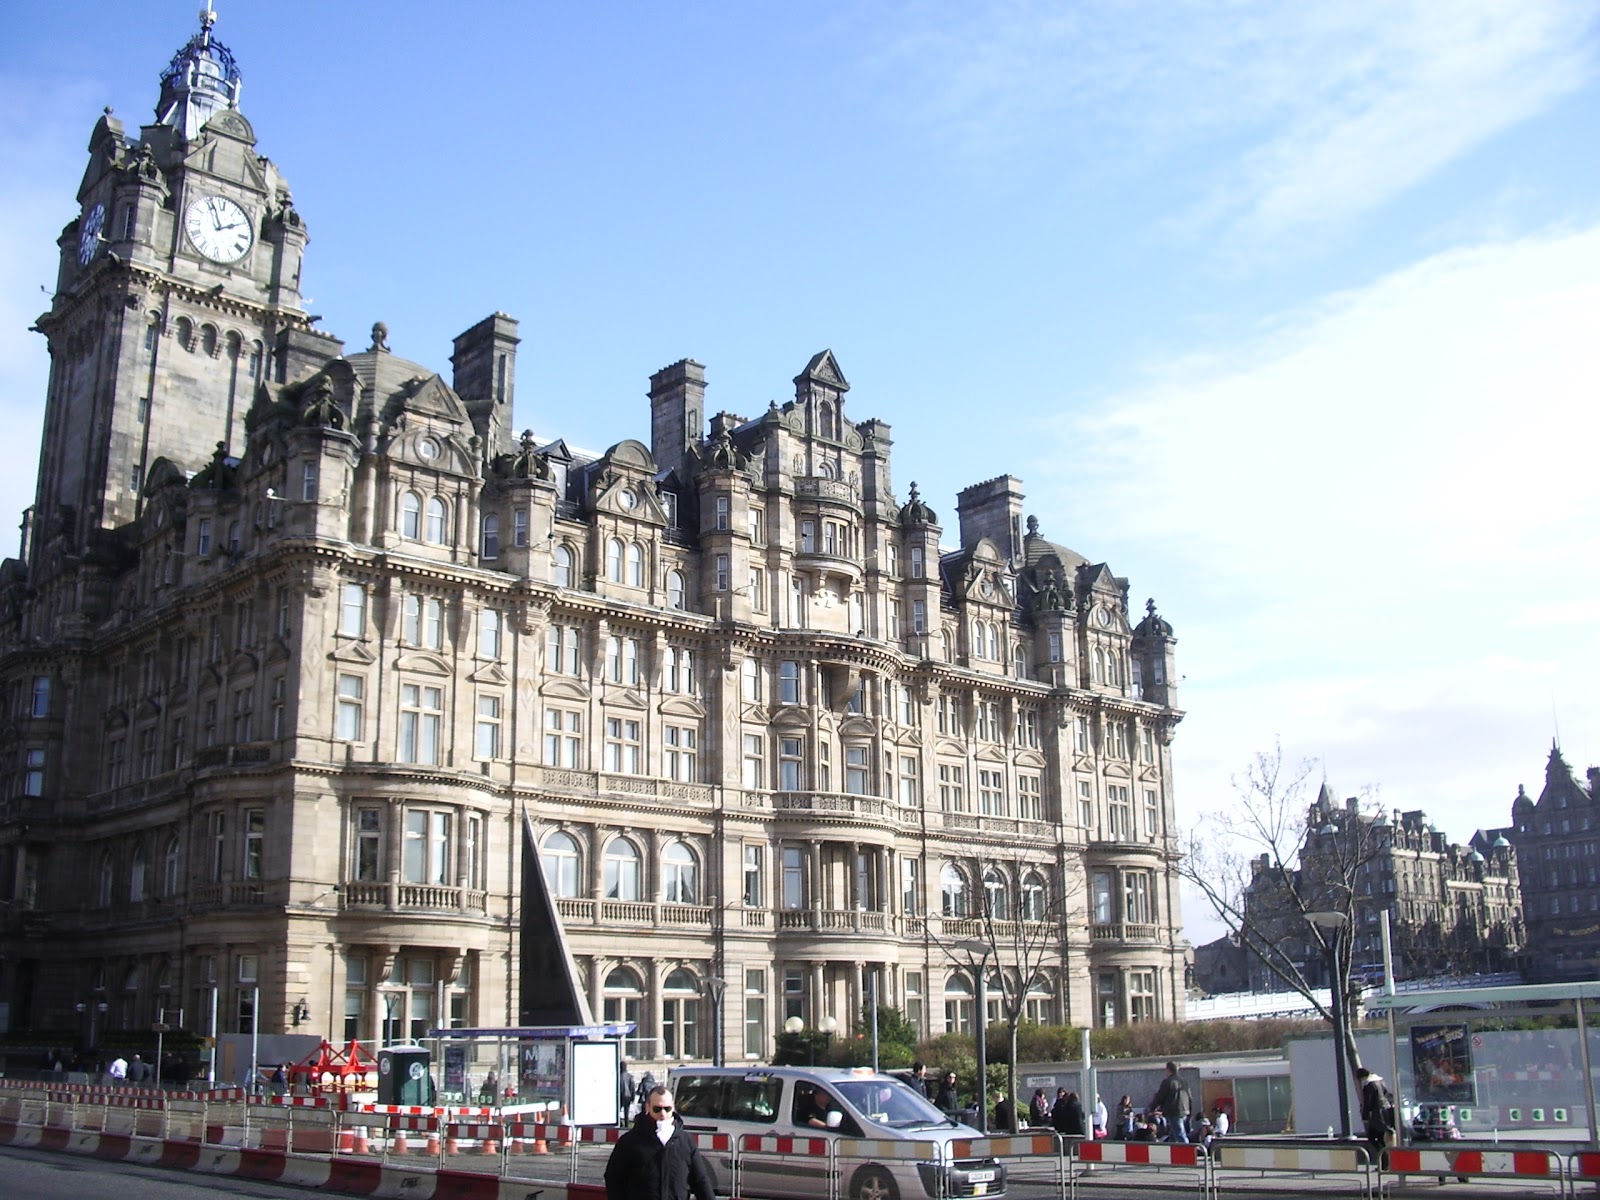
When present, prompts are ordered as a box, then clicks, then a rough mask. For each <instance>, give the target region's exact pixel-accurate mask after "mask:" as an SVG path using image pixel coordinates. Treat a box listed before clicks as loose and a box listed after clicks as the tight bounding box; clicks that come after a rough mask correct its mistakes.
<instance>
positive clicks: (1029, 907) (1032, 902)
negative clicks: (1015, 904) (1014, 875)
mask: <svg viewBox="0 0 1600 1200" xmlns="http://www.w3.org/2000/svg"><path fill="white" fill-rule="evenodd" d="M1045 895H1046V893H1045V886H1044V880H1043V879H1042V878H1041V877H1040V875H1039V873H1038V872H1037V871H1029V872H1028V873H1027V874H1026V875H1024V876H1023V877H1022V890H1021V892H1020V894H1019V896H1018V899H1019V901H1020V907H1021V909H1022V911H1021V912H1020V913H1018V914H1017V915H1018V916H1020V917H1021V918H1022V919H1023V920H1024V921H1042V920H1044V906H1045Z"/></svg>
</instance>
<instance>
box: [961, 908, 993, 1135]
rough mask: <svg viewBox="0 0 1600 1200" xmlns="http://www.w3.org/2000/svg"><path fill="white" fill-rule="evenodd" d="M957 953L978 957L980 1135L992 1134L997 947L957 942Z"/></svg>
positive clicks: (975, 1016) (976, 1026)
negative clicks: (992, 956)
mask: <svg viewBox="0 0 1600 1200" xmlns="http://www.w3.org/2000/svg"><path fill="white" fill-rule="evenodd" d="M956 949H958V950H962V951H965V952H966V953H967V954H969V955H974V956H976V957H975V958H974V959H973V962H974V963H975V964H976V966H975V969H974V970H973V972H972V973H973V975H975V976H976V979H974V981H973V984H974V986H973V989H972V991H973V996H972V999H973V1003H974V1004H975V1005H976V1006H977V1011H976V1012H974V1013H973V1014H972V1030H973V1033H974V1034H975V1035H976V1039H975V1040H976V1042H977V1045H976V1047H975V1049H976V1051H977V1055H978V1119H977V1122H976V1124H977V1127H978V1132H980V1133H988V1132H989V992H988V982H989V981H988V976H989V953H990V951H991V950H993V947H992V946H990V945H989V943H988V942H980V941H978V940H976V939H974V940H972V941H970V942H957V943H956Z"/></svg>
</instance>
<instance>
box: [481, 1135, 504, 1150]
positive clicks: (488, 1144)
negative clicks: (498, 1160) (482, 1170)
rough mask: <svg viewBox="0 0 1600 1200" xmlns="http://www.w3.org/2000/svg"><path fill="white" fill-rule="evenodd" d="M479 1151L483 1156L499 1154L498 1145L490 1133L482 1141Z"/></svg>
mask: <svg viewBox="0 0 1600 1200" xmlns="http://www.w3.org/2000/svg"><path fill="white" fill-rule="evenodd" d="M481 1149H482V1150H483V1152H484V1153H485V1154H499V1153H500V1143H499V1142H497V1141H495V1139H494V1135H493V1134H492V1133H491V1134H489V1135H488V1136H487V1137H485V1138H484V1139H483V1144H482V1146H481Z"/></svg>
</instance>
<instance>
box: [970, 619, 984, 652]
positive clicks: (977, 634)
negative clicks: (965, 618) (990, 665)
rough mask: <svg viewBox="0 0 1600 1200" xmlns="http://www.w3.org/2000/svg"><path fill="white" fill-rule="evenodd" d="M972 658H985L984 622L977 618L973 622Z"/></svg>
mask: <svg viewBox="0 0 1600 1200" xmlns="http://www.w3.org/2000/svg"><path fill="white" fill-rule="evenodd" d="M972 657H973V658H982V657H983V622H982V621H980V620H978V619H977V618H976V617H974V618H973V621H972Z"/></svg>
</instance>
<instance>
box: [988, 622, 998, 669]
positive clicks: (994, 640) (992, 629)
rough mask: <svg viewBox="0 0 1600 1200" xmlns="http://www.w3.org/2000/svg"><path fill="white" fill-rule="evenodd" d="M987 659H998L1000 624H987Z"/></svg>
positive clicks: (996, 660)
mask: <svg viewBox="0 0 1600 1200" xmlns="http://www.w3.org/2000/svg"><path fill="white" fill-rule="evenodd" d="M989 659H990V661H992V662H999V661H1000V626H998V625H990V626H989Z"/></svg>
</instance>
